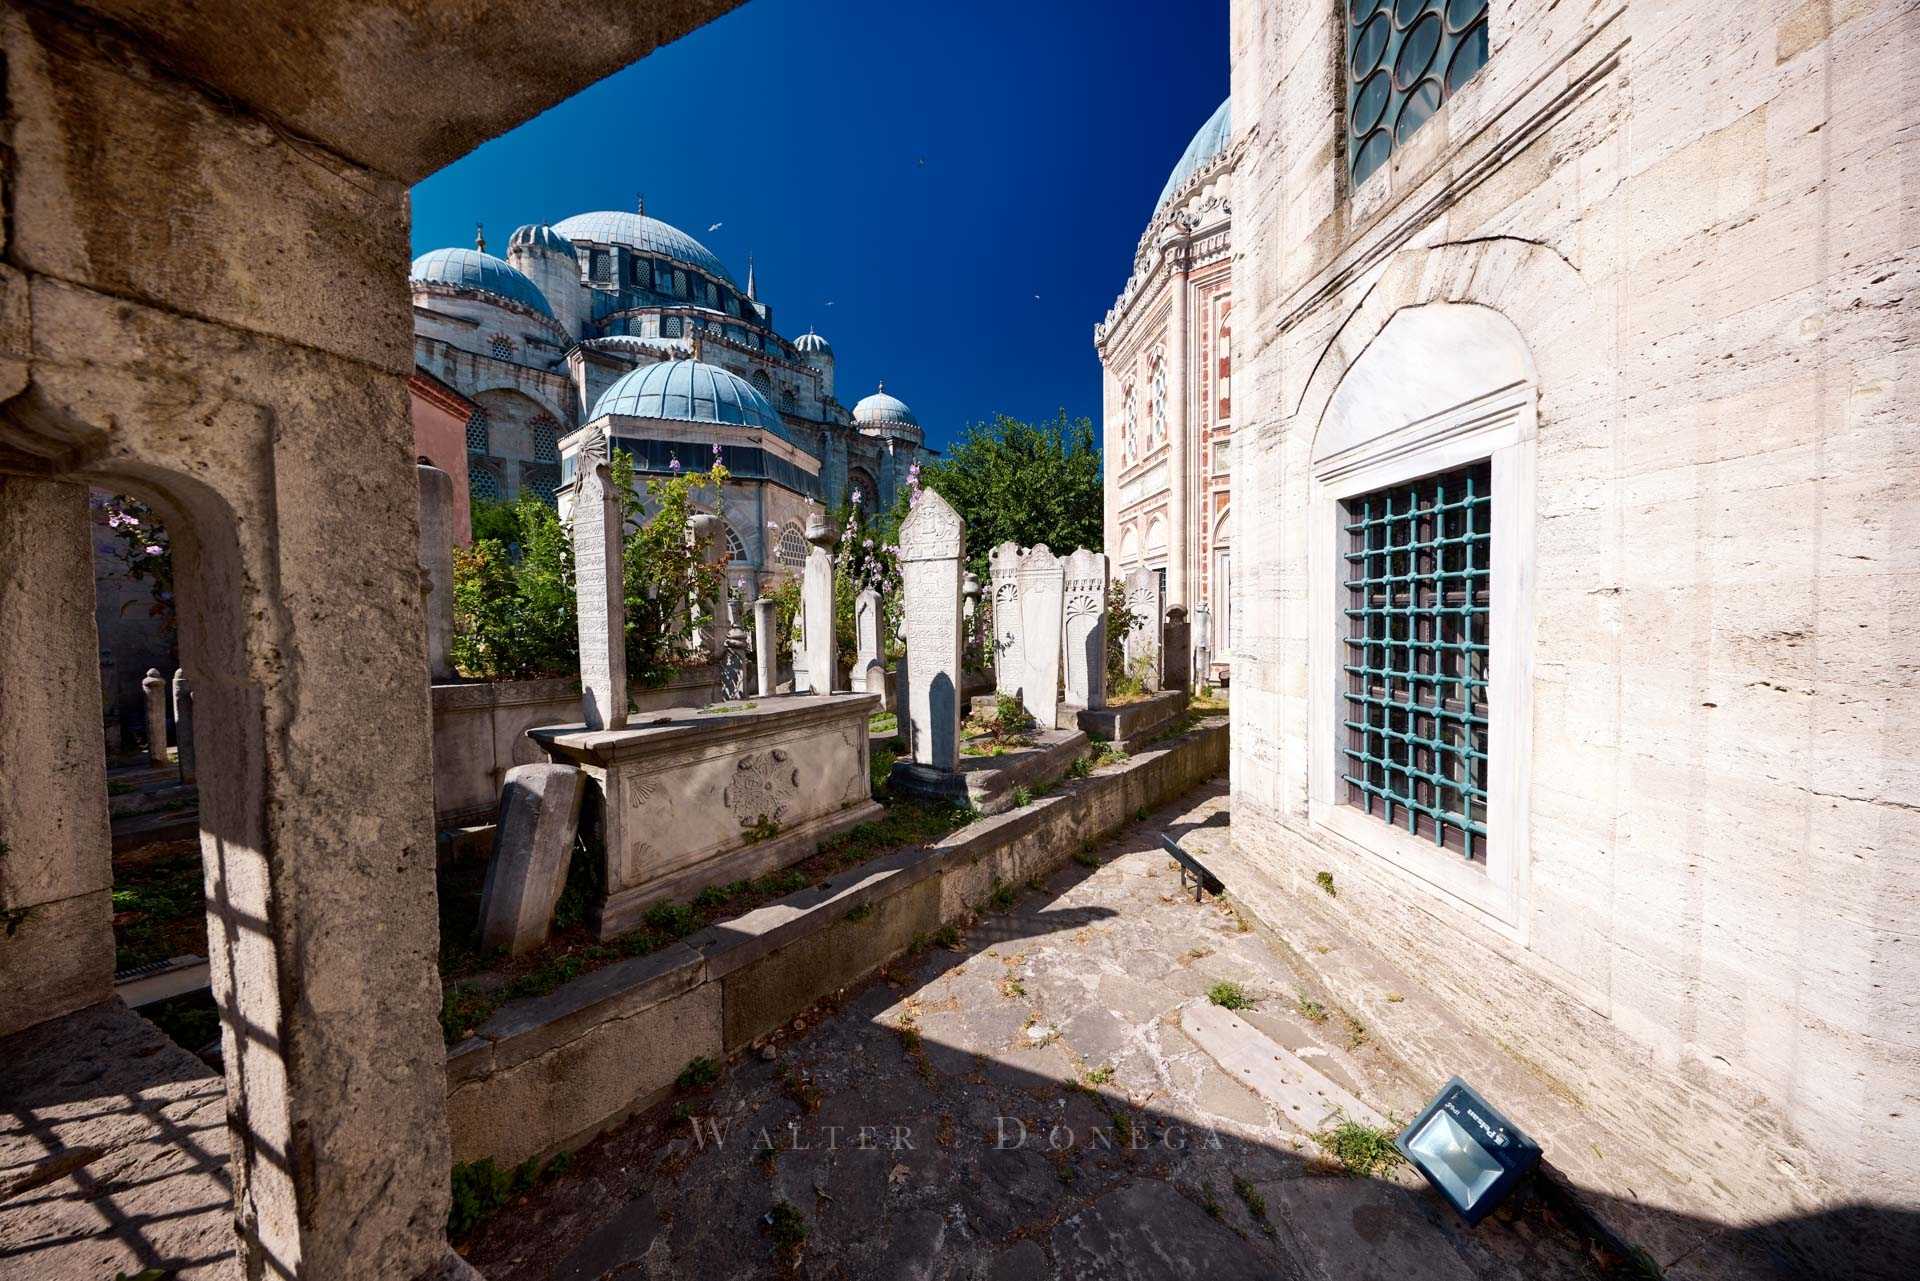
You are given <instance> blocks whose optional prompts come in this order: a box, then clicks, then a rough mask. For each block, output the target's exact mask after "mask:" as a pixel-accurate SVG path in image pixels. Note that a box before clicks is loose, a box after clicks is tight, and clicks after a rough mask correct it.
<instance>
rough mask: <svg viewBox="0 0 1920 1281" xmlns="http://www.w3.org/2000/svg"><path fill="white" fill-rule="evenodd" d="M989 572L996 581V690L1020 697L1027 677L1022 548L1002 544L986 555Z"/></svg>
mask: <svg viewBox="0 0 1920 1281" xmlns="http://www.w3.org/2000/svg"><path fill="white" fill-rule="evenodd" d="M987 571H988V573H989V574H990V575H992V578H993V689H994V692H995V693H996V694H1005V695H1007V696H1008V697H1009V698H1018V697H1019V696H1020V680H1021V678H1022V677H1023V676H1024V675H1025V674H1026V670H1027V660H1026V656H1025V655H1024V654H1023V653H1021V651H1020V641H1021V632H1020V547H1019V545H1018V544H1016V543H1001V544H1000V545H999V546H998V547H996V548H994V549H993V550H992V551H990V552H988V553H987Z"/></svg>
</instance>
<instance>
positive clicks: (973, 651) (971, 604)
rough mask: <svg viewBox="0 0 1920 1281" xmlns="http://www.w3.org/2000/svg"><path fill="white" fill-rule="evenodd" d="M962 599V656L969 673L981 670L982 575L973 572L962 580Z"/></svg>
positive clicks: (963, 663) (969, 572)
mask: <svg viewBox="0 0 1920 1281" xmlns="http://www.w3.org/2000/svg"><path fill="white" fill-rule="evenodd" d="M960 595H961V598H962V599H963V600H964V601H965V605H964V606H963V607H962V609H961V612H960V625H961V636H960V655H961V663H962V665H963V666H965V667H966V668H967V670H968V671H978V670H980V668H979V667H978V666H977V664H979V663H980V575H978V574H976V573H974V572H973V571H972V570H968V571H967V576H966V577H965V578H964V579H962V580H961V587H960Z"/></svg>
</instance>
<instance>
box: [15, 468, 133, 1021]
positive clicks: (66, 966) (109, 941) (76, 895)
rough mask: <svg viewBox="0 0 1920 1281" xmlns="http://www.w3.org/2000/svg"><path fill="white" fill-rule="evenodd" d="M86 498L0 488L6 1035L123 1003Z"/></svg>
mask: <svg viewBox="0 0 1920 1281" xmlns="http://www.w3.org/2000/svg"><path fill="white" fill-rule="evenodd" d="M90 535H91V529H90V527H89V523H88V520H87V489H86V486H84V485H72V484H64V483H59V482H55V481H45V480H29V479H27V478H25V477H21V476H0V916H4V917H5V921H6V925H5V928H0V1036H3V1035H6V1034H7V1033H10V1032H17V1031H19V1030H20V1029H21V1028H25V1027H31V1026H33V1025H34V1024H36V1023H40V1022H44V1021H45V1020H47V1019H51V1018H56V1017H58V1016H59V1015H62V1014H66V1013H69V1012H71V1011H73V1010H77V1009H80V1008H81V1007H82V1006H87V1005H92V1004H93V1003H94V1002H96V1001H104V1000H106V999H107V998H108V997H109V996H111V995H113V906H112V902H111V900H112V894H113V839H112V837H111V835H110V834H109V832H108V827H107V773H106V745H105V741H104V739H103V738H102V736H101V730H100V637H99V633H98V631H97V630H96V628H95V623H94V613H93V543H92V539H91V537H90Z"/></svg>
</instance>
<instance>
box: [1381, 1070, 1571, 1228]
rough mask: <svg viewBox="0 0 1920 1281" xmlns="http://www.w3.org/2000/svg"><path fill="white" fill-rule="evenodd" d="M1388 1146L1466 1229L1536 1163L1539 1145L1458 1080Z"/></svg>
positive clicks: (1485, 1215)
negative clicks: (1409, 1165) (1453, 1210)
mask: <svg viewBox="0 0 1920 1281" xmlns="http://www.w3.org/2000/svg"><path fill="white" fill-rule="evenodd" d="M1393 1146H1394V1147H1396V1148H1398V1149H1400V1155H1401V1156H1403V1157H1405V1158H1407V1161H1408V1163H1409V1164H1411V1165H1412V1166H1413V1168H1414V1169H1416V1170H1418V1171H1420V1173H1421V1174H1423V1175H1425V1176H1426V1180H1427V1182H1429V1183H1431V1184H1433V1186H1434V1187H1435V1188H1436V1189H1437V1190H1438V1191H1439V1193H1440V1195H1441V1196H1443V1197H1445V1198H1446V1199H1447V1201H1448V1203H1449V1204H1451V1205H1452V1206H1453V1208H1454V1209H1455V1210H1456V1211H1458V1212H1459V1215H1460V1217H1461V1218H1463V1219H1465V1220H1466V1221H1467V1223H1468V1224H1470V1225H1471V1224H1475V1223H1478V1222H1480V1220H1482V1219H1484V1218H1486V1217H1487V1215H1489V1214H1491V1213H1492V1212H1493V1209H1494V1207H1495V1206H1497V1205H1499V1204H1500V1202H1502V1201H1504V1200H1506V1198H1507V1194H1508V1193H1509V1192H1511V1191H1513V1189H1514V1186H1515V1185H1516V1184H1518V1183H1519V1182H1520V1180H1521V1179H1523V1178H1525V1177H1526V1175H1527V1174H1528V1173H1530V1172H1531V1171H1532V1170H1533V1167H1534V1166H1536V1165H1538V1164H1540V1145H1539V1144H1537V1143H1535V1142H1534V1141H1533V1140H1532V1139H1530V1138H1528V1137H1527V1136H1526V1134H1525V1133H1524V1132H1523V1131H1522V1130H1521V1129H1520V1127H1519V1126H1517V1125H1515V1124H1514V1123H1513V1122H1512V1121H1509V1120H1508V1119H1507V1118H1506V1117H1505V1116H1504V1115H1502V1114H1501V1113H1500V1111H1499V1110H1498V1109H1496V1108H1494V1107H1493V1105H1492V1104H1490V1103H1488V1102H1487V1101H1486V1100H1485V1099H1483V1098H1481V1097H1480V1095H1479V1094H1478V1093H1477V1092H1476V1091H1475V1090H1474V1088H1473V1087H1472V1086H1470V1085H1468V1084H1467V1083H1466V1082H1465V1081H1462V1080H1461V1079H1460V1078H1459V1077H1457V1076H1456V1077H1454V1078H1452V1079H1451V1080H1449V1081H1448V1082H1447V1083H1446V1084H1445V1085H1444V1086H1442V1087H1441V1088H1440V1093H1439V1094H1437V1095H1435V1096H1434V1099H1433V1102H1431V1103H1429V1104H1427V1106H1426V1108H1425V1109H1424V1110H1423V1111H1422V1112H1421V1113H1420V1115H1419V1116H1416V1117H1415V1118H1413V1122H1412V1124H1410V1125H1408V1126H1407V1128H1406V1129H1404V1130H1402V1131H1401V1132H1400V1134H1399V1136H1398V1137H1397V1138H1395V1139H1394V1141H1393Z"/></svg>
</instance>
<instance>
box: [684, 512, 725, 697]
mask: <svg viewBox="0 0 1920 1281" xmlns="http://www.w3.org/2000/svg"><path fill="white" fill-rule="evenodd" d="M721 524H722V522H721V520H720V518H719V517H718V516H710V515H708V514H707V513H705V512H701V513H699V514H698V515H696V516H694V517H692V518H691V519H690V520H688V521H687V525H688V527H689V528H690V529H691V530H692V531H693V548H694V559H695V560H697V561H698V562H699V563H700V564H701V565H703V566H707V567H709V568H717V567H718V566H721V565H724V564H726V560H727V540H726V539H725V537H723V536H722V535H721V533H720V529H721ZM715 577H716V579H717V581H718V582H719V586H718V587H716V588H714V589H713V591H712V592H711V593H709V594H708V596H707V598H706V599H704V600H702V601H701V602H700V624H699V628H698V630H697V631H696V632H695V633H694V636H693V643H694V647H695V648H696V649H699V650H701V651H703V652H704V653H705V654H706V656H707V661H709V662H716V663H717V662H719V661H720V659H721V657H722V655H723V654H724V653H725V649H726V642H727V612H726V604H727V582H726V576H725V575H724V574H718V575H715Z"/></svg>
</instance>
